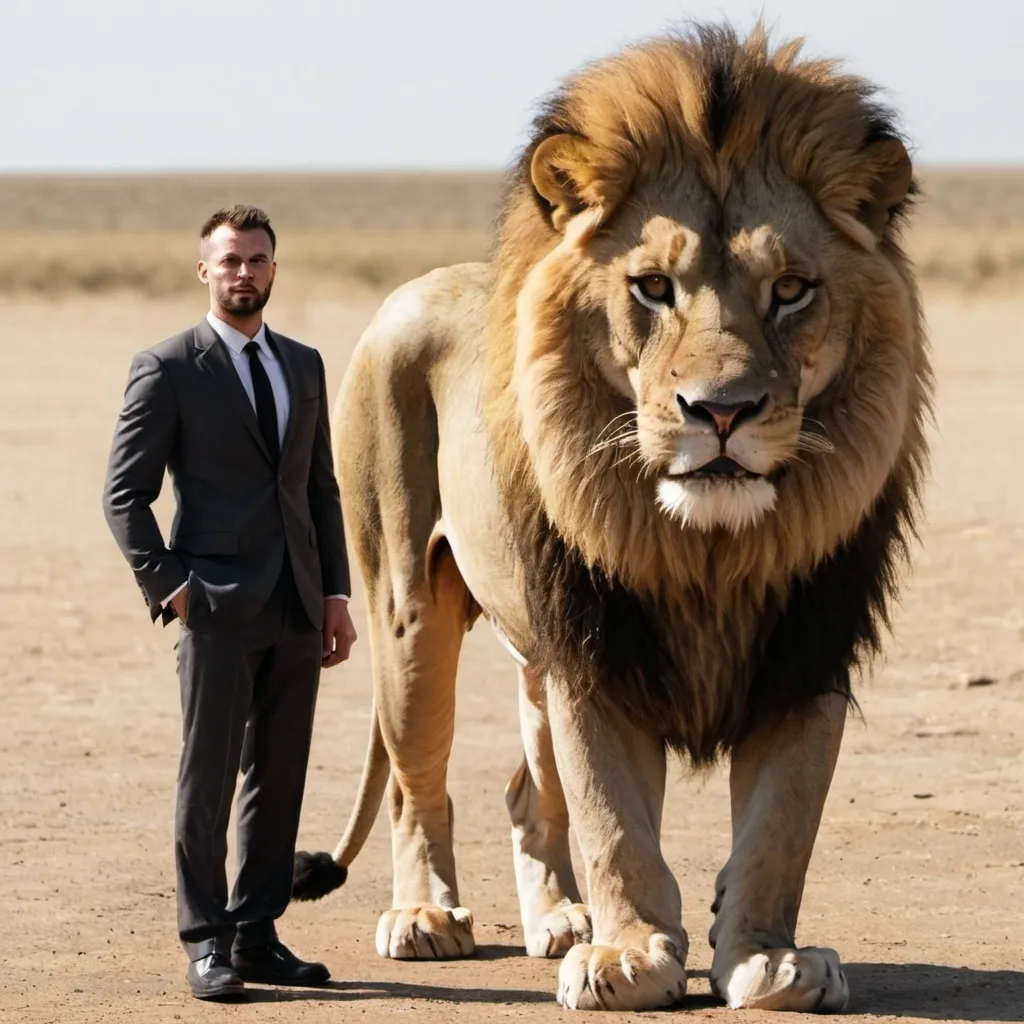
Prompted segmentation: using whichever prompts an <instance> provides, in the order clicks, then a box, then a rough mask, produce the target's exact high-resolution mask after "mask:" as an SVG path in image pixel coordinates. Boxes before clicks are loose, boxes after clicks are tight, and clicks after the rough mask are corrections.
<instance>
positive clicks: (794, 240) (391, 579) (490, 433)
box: [294, 25, 931, 1012]
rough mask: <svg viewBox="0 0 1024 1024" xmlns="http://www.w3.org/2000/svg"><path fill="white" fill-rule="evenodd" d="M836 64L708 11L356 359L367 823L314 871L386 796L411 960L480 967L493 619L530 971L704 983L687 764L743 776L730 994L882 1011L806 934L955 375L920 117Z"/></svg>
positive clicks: (722, 920) (558, 117)
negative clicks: (697, 966)
mask: <svg viewBox="0 0 1024 1024" xmlns="http://www.w3.org/2000/svg"><path fill="white" fill-rule="evenodd" d="M800 50H801V42H800V41H796V42H791V43H787V44H785V45H781V46H778V47H772V46H771V45H770V42H769V40H768V39H767V36H766V33H765V32H764V31H763V29H762V28H760V27H758V28H755V29H754V30H753V31H752V33H751V34H750V35H749V36H748V37H747V38H745V39H740V38H739V37H738V36H737V34H736V33H735V32H734V31H733V30H732V29H731V28H729V27H719V26H708V25H698V26H695V27H694V28H692V29H689V30H687V31H685V32H682V33H675V34H671V35H663V36H659V37H656V38H654V39H651V40H648V41H645V42H643V43H639V44H636V45H633V46H631V47H628V48H626V49H625V50H623V51H622V52H620V53H617V54H615V55H613V56H612V57H610V58H608V59H605V60H601V61H597V62H595V63H593V64H592V65H590V66H588V67H586V68H584V69H583V70H582V71H579V72H577V73H575V74H573V75H571V76H570V77H568V78H567V79H566V81H565V83H564V84H563V85H562V86H561V87H560V88H559V89H558V91H557V92H556V93H555V94H554V95H553V96H552V97H551V98H550V99H549V100H548V101H547V102H546V104H545V105H544V107H543V109H542V111H541V112H540V113H539V115H538V116H537V118H536V120H535V122H534V124H533V131H532V136H531V139H530V141H529V143H528V145H527V146H526V147H525V149H524V151H523V153H522V155H521V158H520V159H519V160H518V162H517V163H516V165H515V166H514V168H513V169H512V170H511V172H510V174H509V177H508V182H507V186H506V188H505V191H504V196H503V202H502V212H501V214H500V218H499V221H498V226H497V230H496V240H495V245H494V254H493V258H492V259H491V260H489V261H488V262H483V263H469V264H462V265H458V266H452V267H447V268H442V269H438V270H435V271H433V272H431V273H428V274H427V275H425V276H424V277H422V278H420V279H418V280H416V281H413V282H410V283H408V284H406V285H404V286H402V287H400V288H398V289H397V290H396V291H395V292H394V293H392V294H391V295H390V296H389V297H388V298H387V299H386V301H385V302H384V303H383V305H382V306H381V308H380V310H379V311H378V313H377V315H376V316H375V318H374V320H373V321H372V323H371V324H370V325H369V327H368V328H367V329H366V331H365V333H364V334H363V336H362V338H361V339H360V341H359V343H358V346H357V348H356V350H355V353H354V355H353V356H352V360H351V363H350V365H349V367H348V369H347V372H346V374H345V377H344V381H343V383H342V386H341V388H340V391H339V394H338V398H337V402H336V405H335V409H334V419H333V432H334V445H335V451H336V461H337V471H338V476H339V480H340V483H341V491H342V495H343V500H344V514H345V516H346V521H347V524H348V529H349V533H350V537H351V540H352V544H353V548H354V551H355V554H356V557H357V560H358V564H359V567H360V571H361V573H362V576H363V579H364V581H365V585H366V592H367V601H368V613H369V628H370V643H371V650H372V662H373V681H374V700H373V706H372V707H373V714H372V729H371V736H370V743H369V750H368V753H367V760H366V765H365V769H364V773H363V779H362V782H361V785H360V790H359V794H358V798H357V803H356V807H355V810H354V812H353V815H352V818H351V820H350V822H349V825H348V828H347V830H346V832H345V834H344V836H343V837H342V839H341V841H340V843H339V844H338V847H337V849H336V850H335V851H334V853H333V854H327V853H321V854H315V855H311V854H299V855H298V857H297V860H296V872H295V881H294V893H295V896H296V898H298V899H303V898H317V897H320V896H322V895H324V894H325V893H326V892H327V891H329V890H330V889H332V888H334V887H336V886H337V885H338V884H340V883H341V882H342V881H344V879H345V876H346V873H347V870H348V867H349V865H350V864H351V863H352V860H353V859H354V857H355V856H356V854H357V853H358V851H359V849H360V847H361V846H362V845H363V842H364V840H365V839H366V837H367V834H368V833H369V831H370V828H371V826H372V824H373V821H374V818H375V816H376V814H377V811H378V809H379V806H380V803H381V801H382V799H383V796H384V793H385V789H386V791H387V798H388V799H387V802H388V808H389V812H390V818H391V834H392V849H393V864H394V894H393V900H392V909H390V910H388V911H387V912H385V913H384V914H383V916H382V917H381V918H380V921H379V925H378V928H377V935H376V945H377V950H378V952H379V953H380V954H381V955H382V956H389V957H396V958H408V959H431V958H449V957H464V956H469V955H471V954H472V953H473V951H474V936H473V916H472V913H471V911H470V910H469V909H468V908H467V907H466V906H465V905H464V903H463V900H462V897H461V895H460V892H459V887H458V882H457V879H456V870H455V857H454V852H453V841H452V836H453V807H452V802H451V800H450V798H449V797H448V794H447V786H446V773H447V766H448V759H449V753H450V750H451V744H452V738H453V730H454V701H455V677H456V666H457V662H458V658H459V650H460V645H461V642H462V638H463V636H464V634H465V632H466V630H467V629H469V628H470V627H471V626H472V625H473V623H474V622H475V621H476V620H477V619H478V618H479V617H483V618H484V619H486V620H487V621H488V622H489V623H490V624H491V626H492V627H493V628H494V629H495V631H496V632H497V634H498V636H499V638H500V639H501V641H502V643H503V644H504V645H505V646H506V648H507V649H508V651H509V653H510V655H511V657H512V658H513V659H514V661H515V662H516V665H517V672H518V681H519V698H520V699H519V704H520V712H521V716H520V717H521V729H522V739H523V746H524V756H523V759H522V763H521V764H520V766H519V768H518V769H517V770H516V771H515V773H514V774H513V776H512V778H511V780H510V781H509V783H508V786H507V789H506V803H507V806H508V810H509V814H510V817H511V822H512V846H513V852H514V866H515V876H516V882H517V888H518V895H519V900H520V906H521V914H522V926H523V932H524V938H525V945H526V949H527V951H528V953H529V954H530V955H533V956H539V957H556V956H559V957H561V958H562V960H561V964H560V967H559V971H558V985H557V998H558V1001H559V1003H561V1004H562V1005H563V1006H565V1007H568V1008H573V1009H618V1010H644V1009H654V1008H657V1007H666V1006H670V1005H673V1004H675V1003H677V1002H679V1001H680V1000H681V999H682V998H683V996H684V994H685V991H686V970H685V965H686V957H687V950H688V938H687V934H686V932H685V931H684V929H683V927H682V923H681V902H680V890H679V886H678V884H677V882H676V880H675V878H674V877H673V875H672V873H671V872H670V870H669V868H668V866H667V864H666V862H665V860H664V858H663V856H662V852H661V847H660V836H659V832H660V824H661V816H662V806H663V800H664V793H665V778H666V759H667V756H668V755H669V754H679V755H681V756H682V757H683V758H685V759H686V762H687V763H689V764H690V765H692V766H693V768H694V770H698V769H700V768H701V767H702V766H708V765H711V764H713V763H714V762H716V761H717V760H719V759H722V758H727V759H728V760H729V762H730V769H729V770H730V789H731V813H732V829H733V842H732V849H731V853H730V855H729V857H728V860H727V862H726V863H725V865H724V867H723V868H722V869H721V871H720V873H719V874H718V877H717V879H716V885H715V894H714V904H713V907H712V910H713V913H714V915H715V916H714V923H713V926H712V928H711V931H710V943H711V945H712V947H713V949H714V955H713V965H712V968H711V972H710V979H711V985H712V988H713V991H714V992H715V993H717V995H718V996H720V997H721V998H722V999H723V1000H724V1001H725V1002H726V1003H727V1004H728V1005H729V1006H730V1007H734V1008H743V1007H752V1008H760V1009H777V1010H792V1011H811V1010H815V1011H823V1012H836V1011H839V1010H841V1009H843V1008H844V1006H845V1005H846V1002H847V998H848V986H847V982H846V978H845V976H844V973H843V971H842V968H841V965H840V960H839V956H838V954H837V953H836V952H835V951H834V950H832V949H826V948H817V947H800V946H798V945H797V942H796V926H797V918H798V913H799V910H800V904H801V897H802V894H803V887H804V879H805V875H806V872H807V867H808V862H809V859H810V856H811V853H812V849H813V846H814V842H815V838H816V833H817V829H818V826H819V822H820V819H821V815H822V809H823V805H824V803H825V799H826V796H827V793H828V790H829V786H830V783H831V778H832V774H833V770H834V767H835V764H836V759H837V756H838V753H839V749H840V743H841V738H842V734H843V728H844V722H845V719H846V716H847V714H848V711H849V709H850V707H851V706H854V705H855V700H854V697H853V680H854V679H855V677H856V676H857V675H858V674H859V673H860V672H861V671H862V670H863V669H864V667H866V666H867V665H869V664H870V661H871V657H872V655H873V654H874V653H875V652H876V651H877V650H878V649H879V646H880V644H881V642H882V639H883V637H884V635H885V632H886V629H887V626H888V616H889V611H890V608H891V606H892V602H893V601H894V599H895V598H896V597H897V596H898V588H899V582H900V579H901V576H902V571H903V569H904V567H905V565H906V563H907V561H908V557H909V544H910V543H911V541H912V539H913V537H914V534H915V523H916V521H917V518H918V517H919V515H920V487H921V480H922V478H923V475H924V473H925V472H926V471H927V456H928V450H927V443H926V437H925V425H926V423H927V419H928V415H929V412H930V404H931V371H930V367H929V362H928V354H927V341H926V337H925V333H924V329H923V323H922V315H921V308H920V302H919V297H918V291H917V286H916V282H915V278H914V272H913V268H912V266H911V264H910V262H909V260H908V259H907V257H906V256H905V255H904V253H903V251H902V250H901V234H902V232H903V230H904V227H905V224H906V221H907V214H908V213H909V210H910V206H911V204H912V202H913V197H914V195H915V193H916V192H917V186H916V183H915V179H914V174H913V169H912V165H911V161H910V158H909V156H908V153H907V148H906V145H905V143H904V142H903V141H902V138H901V135H900V133H899V131H898V129H897V127H896V125H895V119H894V115H893V114H892V113H891V111H890V110H889V109H888V108H887V107H885V106H884V105H882V104H881V103H879V102H878V101H877V99H876V92H875V90H874V89H873V87H872V86H870V85H869V84H868V83H866V82H864V81H863V80H861V79H859V78H857V77H853V76H851V75H848V74H846V73H843V72H841V70H840V69H839V68H838V66H837V65H835V64H833V63H830V62H824V61H818V60H807V59H804V58H802V57H801V56H800ZM570 824H571V826H572V828H573V830H574V832H575V834H576V837H577V840H578V843H579V846H580V849H581V851H582V854H583V859H584V861H585V870H586V893H587V902H586V904H584V902H583V900H582V898H581V894H580V889H579V887H578V885H577V881H576V878H575V876H574V873H573V866H572V863H571V858H570V848H569V828H570Z"/></svg>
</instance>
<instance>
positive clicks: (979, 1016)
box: [843, 964, 1024, 1021]
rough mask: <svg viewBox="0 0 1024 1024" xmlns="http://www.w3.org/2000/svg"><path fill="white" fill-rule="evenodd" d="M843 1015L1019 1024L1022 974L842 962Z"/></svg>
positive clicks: (1022, 1014)
mask: <svg viewBox="0 0 1024 1024" xmlns="http://www.w3.org/2000/svg"><path fill="white" fill-rule="evenodd" d="M843 970H845V971H846V978H847V981H849V983H850V1005H849V1008H848V1011H847V1012H848V1013H862V1014H871V1015H873V1016H884V1017H908V1018H915V1017H916V1018H923V1019H925V1020H979V1021H980V1020H986V1021H987V1020H992V1021H1004V1020H1005V1021H1020V1020H1024V972H1022V971H979V970H975V969H974V968H970V967H946V966H944V965H941V964H845V965H844V967H843Z"/></svg>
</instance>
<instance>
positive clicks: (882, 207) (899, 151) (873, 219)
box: [832, 135, 914, 251]
mask: <svg viewBox="0 0 1024 1024" xmlns="http://www.w3.org/2000/svg"><path fill="white" fill-rule="evenodd" d="M859 159H860V160H861V161H862V162H863V167H864V174H865V175H866V176H867V177H868V189H869V192H870V195H869V196H868V198H867V199H864V200H863V201H862V202H861V203H860V206H859V208H858V209H857V212H856V215H850V214H848V213H836V214H833V217H832V219H833V220H834V221H835V222H836V224H837V226H838V227H840V228H841V229H842V230H843V231H845V232H846V233H847V234H848V235H850V236H851V237H852V238H853V240H854V241H855V242H857V243H858V244H859V245H860V246H862V247H863V248H864V249H867V250H868V251H871V250H873V249H874V248H875V246H876V245H877V244H878V242H879V241H880V240H881V238H882V235H883V234H884V233H885V229H886V226H887V225H888V223H889V219H890V217H891V216H892V213H893V210H895V209H896V207H898V206H899V205H900V203H902V202H903V200H904V199H905V198H906V197H907V194H908V193H909V192H910V189H911V186H912V185H913V180H914V168H913V166H912V164H911V162H910V156H909V155H908V154H907V150H906V148H905V147H904V145H903V143H902V142H900V140H899V139H897V138H896V137H895V136H893V135H885V136H884V137H882V138H880V139H876V140H874V141H872V142H869V143H868V144H867V145H866V146H865V147H864V149H863V150H862V151H861V153H860V156H859Z"/></svg>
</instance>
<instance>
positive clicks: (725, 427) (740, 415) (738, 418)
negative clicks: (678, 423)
mask: <svg viewBox="0 0 1024 1024" xmlns="http://www.w3.org/2000/svg"><path fill="white" fill-rule="evenodd" d="M676 397H677V398H678V399H679V408H680V409H682V410H683V415H684V416H685V415H690V416H693V417H694V418H695V419H698V420H704V421H705V422H707V423H711V424H713V425H714V427H715V430H717V431H718V434H719V436H720V437H723V438H724V437H728V436H729V435H730V434H731V433H732V432H733V431H734V430H735V429H736V427H738V426H739V425H740V423H742V422H744V421H745V420H752V419H754V418H755V417H757V416H759V415H760V414H761V413H762V412H763V411H764V408H765V406H766V405H767V404H768V394H767V393H765V394H763V395H761V397H760V398H758V399H756V400H754V399H747V400H745V401H742V402H705V401H695V402H688V401H687V400H686V399H685V398H684V397H683V396H682V395H680V394H678V393H677V395H676Z"/></svg>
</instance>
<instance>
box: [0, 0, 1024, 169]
mask: <svg viewBox="0 0 1024 1024" xmlns="http://www.w3.org/2000/svg"><path fill="white" fill-rule="evenodd" d="M762 11H763V12H764V14H765V18H766V21H767V22H768V23H769V24H772V25H774V34H775V38H777V39H780V40H781V39H783V38H788V37H791V36H796V35H803V36H804V37H806V39H807V48H808V51H809V52H811V53H813V54H815V55H828V56H838V57H841V58H843V59H844V60H845V62H846V66H847V68H848V69H849V70H851V71H853V72H855V73H858V74H861V75H864V76H866V77H868V78H871V79H873V80H875V81H876V82H878V83H880V84H881V85H882V86H884V87H885V89H886V90H887V92H888V95H889V98H890V100H891V101H892V102H894V103H895V105H896V106H897V109H898V110H899V112H900V114H901V117H902V123H903V125H904V126H905V128H906V130H907V131H908V133H909V135H910V138H911V140H912V142H913V144H914V146H915V159H916V162H917V163H919V164H953V163H956V164H976V163H1004V164H1006V163H1024V2H1022V0H718V2H706V0H689V2H670V0H390V2H388V0H248V2H237V0H235V2H230V3H229V2H226V0H207V2H205V3H204V2H201V0H0V172H10V171H19V172H32V171H108V170H109V171H165V170H292V169H298V170H301V169H316V170H332V169H338V170H346V169H376V168H497V167H501V166H504V165H505V164H507V162H508V161H509V160H510V159H511V158H512V157H513V155H514V154H515V152H516V150H517V149H518V147H519V146H520V145H521V143H522V142H523V140H524V132H525V129H526V127H527V125H528V123H529V120H530V118H531V116H532V114H533V112H534V110H535V108H536V103H537V101H538V100H539V99H541V98H542V97H543V96H544V95H545V94H546V93H547V92H549V91H550V90H551V89H552V88H553V87H554V86H555V85H556V84H557V83H558V80H559V79H560V78H561V76H562V75H564V74H565V73H566V72H568V71H570V70H572V69H573V68H575V67H578V66H579V65H580V64H581V63H583V62H585V61H588V60H591V59H594V58H596V57H600V56H602V55H604V54H607V53H609V52H612V51H613V50H615V49H616V48H617V47H618V46H620V45H622V44H623V43H626V42H629V41H633V40H636V39H639V38H643V37H646V36H649V35H651V34H653V33H656V32H658V31H660V30H662V29H664V28H665V27H667V26H670V25H671V24H672V23H674V22H675V23H678V22H679V21H680V20H682V19H684V18H687V17H696V18H700V19H702V20H720V19H721V18H723V17H724V18H727V19H728V20H730V21H731V22H732V23H733V24H734V25H735V26H736V27H737V28H738V29H740V30H741V31H743V32H745V31H746V30H747V29H748V28H749V27H750V26H751V25H752V24H753V22H754V21H755V19H756V17H757V15H758V14H759V13H760V12H762Z"/></svg>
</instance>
